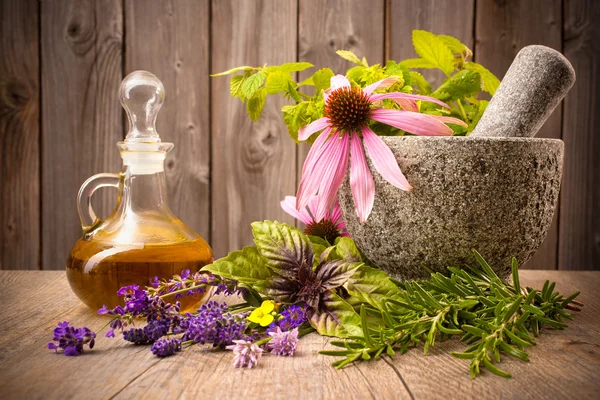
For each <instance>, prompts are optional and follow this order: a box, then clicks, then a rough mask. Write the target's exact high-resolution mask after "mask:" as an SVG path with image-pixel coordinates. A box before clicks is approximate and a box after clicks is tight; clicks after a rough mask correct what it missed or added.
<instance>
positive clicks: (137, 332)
mask: <svg viewBox="0 0 600 400" xmlns="http://www.w3.org/2000/svg"><path fill="white" fill-rule="evenodd" d="M177 325H179V316H176V315H175V316H173V317H171V318H164V319H158V320H152V321H149V322H148V324H146V326H144V327H143V328H131V329H129V330H126V331H123V339H125V340H126V341H128V342H132V343H135V344H149V343H154V342H155V341H157V340H159V339H160V338H162V337H163V336H165V335H168V334H169V331H170V330H171V329H172V328H174V327H176V326H177Z"/></svg>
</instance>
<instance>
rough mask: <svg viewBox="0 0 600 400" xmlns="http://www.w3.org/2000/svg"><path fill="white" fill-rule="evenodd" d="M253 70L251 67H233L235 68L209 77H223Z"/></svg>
mask: <svg viewBox="0 0 600 400" xmlns="http://www.w3.org/2000/svg"><path fill="white" fill-rule="evenodd" d="M253 69H254V68H253V67H248V66H243V67H235V68H231V69H228V70H227V71H224V72H219V73H218V74H212V75H211V76H224V75H230V74H233V73H235V72H238V71H251V70H253Z"/></svg>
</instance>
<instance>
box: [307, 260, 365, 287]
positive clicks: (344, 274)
mask: <svg viewBox="0 0 600 400" xmlns="http://www.w3.org/2000/svg"><path fill="white" fill-rule="evenodd" d="M361 265H362V263H358V262H347V261H344V260H334V261H329V262H327V263H325V264H321V265H320V266H319V268H318V270H317V281H320V282H321V287H322V288H323V289H335V288H338V287H340V286H342V285H343V284H344V283H346V281H347V280H348V279H349V278H350V277H351V276H352V274H354V271H356V270H357V269H358V268H359V267H360V266H361Z"/></svg>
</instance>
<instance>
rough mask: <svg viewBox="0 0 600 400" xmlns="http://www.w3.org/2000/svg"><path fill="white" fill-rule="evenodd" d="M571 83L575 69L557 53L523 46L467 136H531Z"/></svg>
mask: <svg viewBox="0 0 600 400" xmlns="http://www.w3.org/2000/svg"><path fill="white" fill-rule="evenodd" d="M573 83H575V71H574V70H573V67H572V66H571V63H569V60H567V59H566V58H565V56H563V55H562V54H561V53H559V52H558V51H556V50H554V49H551V48H549V47H546V46H539V45H534V46H527V47H524V48H523V49H521V51H520V52H519V54H517V56H516V57H515V60H514V61H513V63H512V64H511V66H510V68H509V69H508V71H507V72H506V75H505V76H504V79H503V80H502V82H501V83H500V86H499V87H498V90H496V94H495V95H494V97H493V98H492V100H491V101H490V104H489V105H488V107H487V109H486V110H485V112H484V113H483V115H482V116H481V119H480V120H479V123H478V124H477V126H476V127H475V129H474V130H473V132H472V133H471V135H470V136H496V137H533V136H535V134H536V133H537V132H538V131H539V129H540V128H541V127H542V125H543V124H544V122H545V121H546V119H548V117H549V116H550V114H551V113H552V111H553V110H554V109H555V108H556V106H557V105H558V104H559V103H560V102H561V100H562V99H563V98H564V97H565V95H566V94H567V92H568V91H569V89H571V87H572V86H573Z"/></svg>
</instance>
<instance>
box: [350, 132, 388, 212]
mask: <svg viewBox="0 0 600 400" xmlns="http://www.w3.org/2000/svg"><path fill="white" fill-rule="evenodd" d="M394 163H395V160H394ZM350 188H351V189H352V197H353V198H354V206H355V207H356V212H357V213H358V219H359V220H360V222H361V223H363V222H365V221H366V220H367V218H368V217H369V214H371V210H372V209H373V201H374V200H375V183H374V182H373V176H372V175H371V171H370V170H369V166H368V165H367V158H366V157H365V149H364V148H363V146H362V143H361V141H360V138H359V137H358V135H357V134H356V132H353V133H352V138H351V140H350Z"/></svg>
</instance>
